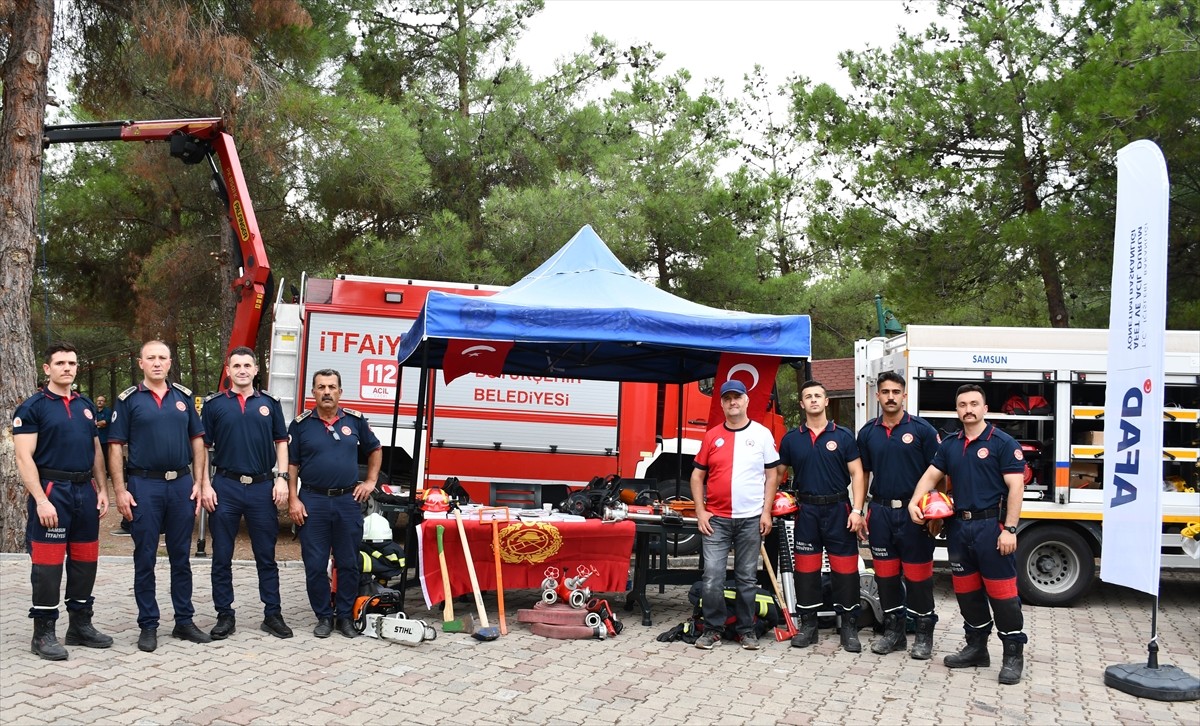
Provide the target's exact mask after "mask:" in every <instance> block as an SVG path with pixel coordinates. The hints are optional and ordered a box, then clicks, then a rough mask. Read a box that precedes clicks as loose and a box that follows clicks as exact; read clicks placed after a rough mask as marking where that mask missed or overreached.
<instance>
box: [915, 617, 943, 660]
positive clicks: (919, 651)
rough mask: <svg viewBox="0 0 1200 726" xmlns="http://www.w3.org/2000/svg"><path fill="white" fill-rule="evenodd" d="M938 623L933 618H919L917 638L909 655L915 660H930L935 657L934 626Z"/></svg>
mask: <svg viewBox="0 0 1200 726" xmlns="http://www.w3.org/2000/svg"><path fill="white" fill-rule="evenodd" d="M936 624H937V621H936V620H934V619H933V618H931V617H922V618H917V622H916V630H917V634H916V638H915V639H914V641H913V647H912V650H911V651H909V653H908V654H909V655H910V656H912V657H913V659H914V660H929V659H930V657H932V656H933V626H934V625H936Z"/></svg>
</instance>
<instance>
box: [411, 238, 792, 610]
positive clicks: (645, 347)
mask: <svg viewBox="0 0 1200 726" xmlns="http://www.w3.org/2000/svg"><path fill="white" fill-rule="evenodd" d="M463 341H468V342H472V344H471V346H470V347H464V344H463ZM484 341H494V342H496V343H498V344H501V345H497V346H488V345H486V343H479V342H484ZM509 344H511V347H508V346H509ZM474 348H488V349H492V348H499V349H501V350H502V351H503V352H504V355H505V357H504V359H503V367H502V368H501V367H497V368H495V369H494V370H493V372H495V373H506V374H509V375H527V376H550V377H556V378H580V379H589V380H607V381H629V382H645V383H678V384H680V385H681V386H682V384H684V383H688V382H691V381H696V380H700V379H702V378H707V377H711V376H714V375H716V372H717V368H718V365H719V364H720V360H721V355H722V354H723V353H745V354H751V355H762V356H777V357H779V358H780V359H781V360H782V362H795V361H799V360H802V359H805V358H808V357H809V355H810V352H811V328H810V323H809V319H808V316H807V315H758V314H752V313H744V312H738V311H732V310H721V309H718V308H711V307H707V306H704V305H699V304H697V303H693V302H690V301H688V300H684V299H682V298H679V297H676V296H675V295H672V294H671V293H669V292H667V291H665V290H662V289H659V288H657V287H655V286H654V285H651V284H648V283H646V282H645V281H643V280H641V279H639V278H638V277H637V276H636V275H634V274H633V273H632V272H630V271H629V270H628V269H627V268H626V267H625V266H624V265H623V264H621V262H620V260H618V259H617V258H616V256H615V255H613V253H612V251H611V250H609V249H608V247H607V246H606V245H605V244H604V242H603V240H601V239H600V237H599V236H597V235H596V233H595V231H593V230H592V228H591V227H590V226H585V227H583V228H582V229H581V230H579V232H578V233H576V235H575V236H574V237H572V238H571V240H570V241H569V242H567V243H566V244H565V245H563V246H562V247H561V248H560V249H559V250H558V251H557V252H555V253H554V255H552V256H551V257H550V259H548V260H546V262H544V263H543V264H542V265H541V266H539V267H538V268H537V269H536V270H534V271H533V272H531V273H529V274H528V275H526V276H525V277H524V278H522V279H521V280H520V281H519V282H517V283H516V284H515V285H512V286H511V287H509V288H506V289H504V290H502V291H500V292H498V293H496V294H495V295H492V296H490V297H471V296H464V295H455V294H452V293H444V292H438V291H431V292H430V293H429V295H428V297H427V298H426V300H425V305H424V307H422V308H421V312H420V314H419V315H418V316H417V319H416V321H414V323H413V326H412V328H411V329H410V330H409V331H408V333H407V334H406V335H405V336H404V339H403V340H402V341H401V343H400V348H399V350H398V351H397V358H398V359H399V362H400V364H401V365H408V366H417V367H420V368H421V377H420V379H419V381H420V382H419V384H418V393H417V411H416V420H415V421H414V428H415V436H414V439H415V440H414V449H413V450H414V457H413V482H414V487H416V486H419V477H418V472H419V469H420V463H419V459H420V451H421V432H422V430H423V428H424V422H425V404H426V397H427V384H428V382H429V376H428V375H427V371H428V369H430V368H448V366H447V365H446V364H447V360H448V357H447V353H448V351H449V353H450V355H451V356H456V355H457V356H461V355H463V354H469V353H470V351H471V350H472V349H474ZM496 363H497V364H498V363H499V361H498V360H497V361H496ZM450 364H451V365H452V366H453V365H456V362H455V361H454V360H453V359H450ZM457 367H461V366H457ZM679 401H680V407H681V408H682V405H683V404H682V401H683V396H682V395H681V396H679ZM399 404H400V400H399V388H398V387H397V398H396V410H395V412H394V414H393V415H394V417H398V415H399ZM682 417H683V412H682V410H680V411H679V412H678V418H679V421H680V426H682ZM394 420H395V419H394ZM394 426H395V423H393V427H394ZM680 438H682V431H680ZM680 477H682V474H680ZM410 506H415V498H414V499H411V500H410ZM411 514H412V513H411V512H410V517H409V522H410V526H409V528H408V532H407V533H406V536H405V547H406V549H407V548H408V547H410V546H411V544H412V541H413V533H414V532H413V528H412V524H411V523H412V522H413V521H415V517H413V516H411ZM407 576H408V568H405V570H404V576H403V578H402V580H401V591H403V590H404V588H405V587H406V584H407Z"/></svg>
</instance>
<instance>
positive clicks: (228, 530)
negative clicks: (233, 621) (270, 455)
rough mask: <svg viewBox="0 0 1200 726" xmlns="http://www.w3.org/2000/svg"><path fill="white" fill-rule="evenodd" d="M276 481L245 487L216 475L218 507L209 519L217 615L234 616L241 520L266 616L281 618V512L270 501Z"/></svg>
mask: <svg viewBox="0 0 1200 726" xmlns="http://www.w3.org/2000/svg"><path fill="white" fill-rule="evenodd" d="M272 484H273V482H272V481H271V480H270V479H268V480H267V481H260V482H255V483H253V484H242V483H240V482H238V481H236V480H234V479H230V478H228V477H224V476H221V475H219V474H218V475H217V476H214V477H213V489H214V490H216V492H217V508H216V510H215V511H213V513H212V514H211V515H210V516H209V524H210V526H211V528H212V545H213V549H212V590H213V604H214V605H216V608H217V613H218V614H221V615H233V614H234V610H233V599H234V598H233V568H232V566H231V563H232V561H233V543H234V540H235V539H236V538H237V534H238V529H239V528H240V526H241V523H242V517H243V516H244V517H245V518H246V531H247V532H249V533H250V548H251V550H252V551H253V552H254V564H255V565H256V566H257V567H258V598H259V599H260V600H262V603H263V615H265V616H271V615H278V614H279V613H280V612H281V609H280V601H279V565H278V564H276V562H275V540H276V538H277V537H278V535H279V512H278V510H277V509H276V507H275V501H274V500H273V499H272V498H271V486H272Z"/></svg>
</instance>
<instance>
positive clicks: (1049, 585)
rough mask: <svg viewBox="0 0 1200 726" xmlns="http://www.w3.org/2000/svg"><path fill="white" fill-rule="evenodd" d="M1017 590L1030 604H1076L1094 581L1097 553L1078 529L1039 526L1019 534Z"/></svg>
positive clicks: (1051, 605)
mask: <svg viewBox="0 0 1200 726" xmlns="http://www.w3.org/2000/svg"><path fill="white" fill-rule="evenodd" d="M1016 554H1017V591H1018V593H1019V594H1020V596H1021V600H1023V601H1024V602H1027V603H1029V604H1030V605H1040V606H1045V607H1064V606H1067V605H1071V604H1073V603H1074V602H1075V601H1076V600H1078V599H1079V597H1080V596H1081V595H1083V593H1084V592H1085V591H1086V590H1087V589H1088V587H1089V586H1090V585H1091V584H1092V579H1093V578H1094V577H1095V575H1096V556H1095V554H1094V553H1093V552H1092V548H1091V547H1089V546H1088V543H1087V541H1086V540H1084V538H1083V537H1082V536H1081V535H1080V534H1079V533H1078V532H1076V531H1075V530H1073V529H1069V528H1067V527H1060V526H1054V525H1051V526H1039V527H1034V528H1032V529H1031V530H1029V531H1028V532H1025V533H1021V534H1020V536H1018V538H1017V552H1016Z"/></svg>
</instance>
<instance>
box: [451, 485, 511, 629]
mask: <svg viewBox="0 0 1200 726" xmlns="http://www.w3.org/2000/svg"><path fill="white" fill-rule="evenodd" d="M454 519H455V520H456V521H457V522H458V536H459V538H461V539H462V546H463V556H464V557H465V558H466V560H467V574H468V575H470V576H471V592H472V593H473V594H474V595H475V609H476V610H478V611H479V622H480V626H479V628H478V629H476V631H475V632H474V633H472V634H471V637H473V638H475V640H495V639H496V638H499V637H500V630H499V629H497V628H495V627H493V626H491V625H488V619H487V610H486V609H484V607H483V595H482V594H481V593H480V592H479V578H478V577H477V576H476V575H475V562H474V561H473V560H472V559H471V545H470V544H468V543H467V528H466V527H464V526H463V522H462V510H461V509H459V508H458V505H457V504H455V505H454Z"/></svg>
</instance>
